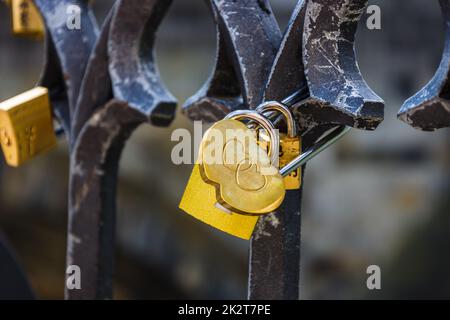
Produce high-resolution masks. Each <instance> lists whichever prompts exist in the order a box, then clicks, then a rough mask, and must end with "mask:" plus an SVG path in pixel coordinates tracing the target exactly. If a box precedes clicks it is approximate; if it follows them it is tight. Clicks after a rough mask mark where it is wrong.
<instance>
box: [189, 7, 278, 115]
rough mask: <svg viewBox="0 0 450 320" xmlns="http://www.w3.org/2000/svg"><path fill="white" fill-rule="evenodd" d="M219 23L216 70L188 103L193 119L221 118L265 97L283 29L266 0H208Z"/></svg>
mask: <svg viewBox="0 0 450 320" xmlns="http://www.w3.org/2000/svg"><path fill="white" fill-rule="evenodd" d="M207 4H208V5H209V7H210V9H211V12H212V15H213V16H214V21H215V23H216V25H217V28H216V32H217V55H216V65H215V68H214V70H213V72H212V74H211V76H210V78H209V80H208V81H207V82H206V84H205V85H204V86H203V87H202V88H201V89H200V90H199V91H198V92H197V93H196V94H195V95H194V96H192V97H191V98H189V99H188V100H187V101H186V103H185V104H184V106H183V111H184V113H185V114H186V115H187V116H188V117H189V118H190V119H192V120H203V121H209V122H213V121H217V120H219V119H222V118H223V117H224V116H225V115H227V114H228V113H230V112H231V111H233V110H236V109H248V108H252V109H254V108H256V107H257V106H258V104H259V103H260V102H261V100H262V95H263V91H264V86H265V83H266V81H267V77H268V74H269V72H270V66H271V64H272V61H273V59H274V57H275V54H276V52H277V48H278V46H279V43H280V41H281V33H280V29H279V27H278V24H277V22H276V20H275V17H274V15H273V12H272V9H271V7H270V5H269V3H268V2H267V1H266V0H245V1H218V0H207Z"/></svg>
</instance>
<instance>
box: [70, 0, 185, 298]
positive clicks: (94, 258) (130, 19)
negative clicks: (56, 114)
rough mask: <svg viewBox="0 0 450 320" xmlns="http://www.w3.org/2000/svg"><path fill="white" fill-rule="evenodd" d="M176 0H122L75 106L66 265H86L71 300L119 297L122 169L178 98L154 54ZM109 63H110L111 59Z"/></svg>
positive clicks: (162, 122)
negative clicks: (129, 144) (143, 134)
mask: <svg viewBox="0 0 450 320" xmlns="http://www.w3.org/2000/svg"><path fill="white" fill-rule="evenodd" d="M170 3H171V1H167V0H160V1H158V0H145V1H142V0H139V1H138V0H126V1H124V0H123V1H117V2H116V4H115V6H114V7H113V9H112V11H111V14H110V16H109V17H108V18H107V20H106V22H105V24H104V26H103V28H102V33H101V35H100V38H99V39H100V40H99V42H98V44H97V47H96V48H95V50H94V54H93V56H92V59H91V60H90V62H89V65H88V70H87V73H86V76H85V80H84V83H83V85H82V94H81V96H80V99H79V103H78V105H77V110H76V117H75V118H76V122H75V123H74V125H73V127H74V132H76V133H77V135H76V136H74V137H73V139H72V143H73V149H72V153H71V167H70V196H69V236H68V253H67V264H68V265H70V264H75V265H78V266H80V268H81V269H82V270H83V282H84V286H83V287H82V289H81V290H66V297H67V298H69V299H106V298H112V272H113V265H114V245H115V241H114V224H115V213H116V212H115V206H116V194H115V193H116V185H117V171H118V164H119V160H120V155H121V152H122V149H123V147H124V144H125V141H126V140H127V138H128V137H129V136H130V135H131V134H132V132H133V131H134V129H136V128H137V127H138V126H139V125H140V124H142V123H145V122H148V123H151V124H154V125H168V124H170V122H171V121H172V119H173V117H174V112H175V107H176V101H175V100H174V98H173V97H172V95H171V94H170V93H169V92H168V91H167V90H166V89H165V87H164V85H163V84H162V81H161V79H160V77H159V73H158V70H157V68H156V66H155V64H154V59H153V41H154V34H155V32H156V29H157V27H158V25H159V22H160V21H161V20H162V18H163V17H164V14H165V12H166V11H167V9H168V8H169V5H170ZM108 62H109V63H108Z"/></svg>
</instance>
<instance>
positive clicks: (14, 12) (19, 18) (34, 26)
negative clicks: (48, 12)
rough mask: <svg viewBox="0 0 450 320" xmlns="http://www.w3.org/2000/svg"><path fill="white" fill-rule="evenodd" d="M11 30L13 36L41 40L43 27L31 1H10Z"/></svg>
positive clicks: (43, 31)
mask: <svg viewBox="0 0 450 320" xmlns="http://www.w3.org/2000/svg"><path fill="white" fill-rule="evenodd" d="M10 3H11V19H12V30H13V33H14V34H15V35H18V36H26V37H31V38H37V39H41V38H43V37H44V33H45V27H44V22H43V21H42V17H41V15H40V13H39V10H38V9H37V8H36V6H35V4H34V2H33V1H32V0H10Z"/></svg>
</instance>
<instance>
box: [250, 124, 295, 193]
mask: <svg viewBox="0 0 450 320" xmlns="http://www.w3.org/2000/svg"><path fill="white" fill-rule="evenodd" d="M268 141H269V137H268V135H267V134H266V133H265V132H264V130H259V132H258V144H259V145H260V146H261V147H262V148H263V149H264V150H268ZM301 148H302V144H301V138H300V137H294V138H290V137H288V136H287V135H286V134H285V133H280V153H279V154H280V159H279V166H280V169H281V168H283V167H284V166H285V165H287V164H288V163H289V162H291V161H292V160H293V159H294V158H296V157H297V156H299V155H300V153H301ZM301 174H302V171H301V168H298V169H296V170H294V171H292V172H291V173H290V174H289V175H288V176H287V177H284V179H283V180H284V186H285V188H286V190H297V189H300V187H301V185H302V176H301Z"/></svg>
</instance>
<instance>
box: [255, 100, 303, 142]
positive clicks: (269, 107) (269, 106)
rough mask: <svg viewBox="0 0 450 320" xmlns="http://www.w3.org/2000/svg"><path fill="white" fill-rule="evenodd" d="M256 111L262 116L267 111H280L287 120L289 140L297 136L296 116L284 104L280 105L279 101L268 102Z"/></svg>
mask: <svg viewBox="0 0 450 320" xmlns="http://www.w3.org/2000/svg"><path fill="white" fill-rule="evenodd" d="M256 111H257V112H259V113H261V114H263V113H264V112H267V111H278V112H279V113H281V114H282V115H283V116H284V118H285V120H286V125H287V131H288V136H289V138H295V137H296V136H297V126H296V124H295V119H294V116H293V115H292V113H291V110H289V108H288V107H287V106H285V105H284V104H282V103H279V102H278V101H267V102H264V103H262V104H260V105H259V106H258V107H257V108H256Z"/></svg>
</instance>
